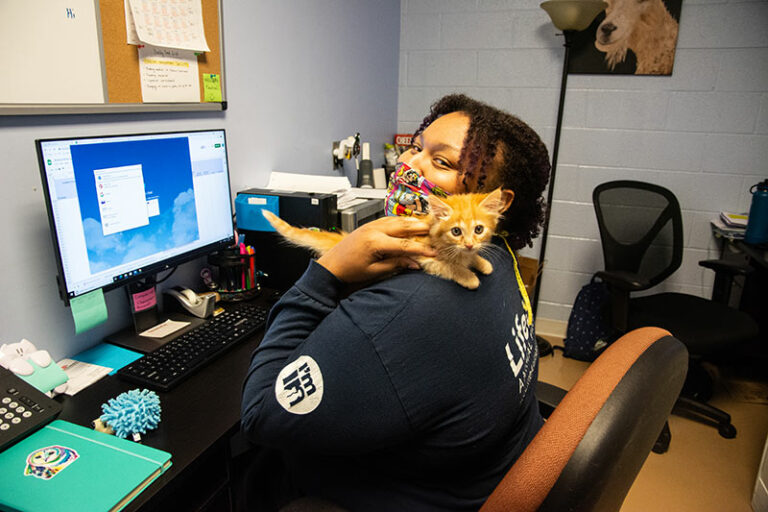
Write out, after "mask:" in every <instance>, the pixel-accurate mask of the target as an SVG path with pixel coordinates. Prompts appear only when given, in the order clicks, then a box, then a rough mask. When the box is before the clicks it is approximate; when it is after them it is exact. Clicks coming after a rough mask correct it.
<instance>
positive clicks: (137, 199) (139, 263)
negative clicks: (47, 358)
mask: <svg viewBox="0 0 768 512" xmlns="http://www.w3.org/2000/svg"><path fill="white" fill-rule="evenodd" d="M35 143H36V146H37V152H38V158H39V161H40V172H41V174H42V182H43V190H44V193H45V203H46V207H47V209H48V218H49V221H50V225H51V234H52V236H53V245H54V252H55V254H56V260H57V263H58V274H59V275H58V281H59V290H60V292H61V297H62V299H63V300H64V302H65V303H67V304H68V303H69V301H70V299H72V298H74V297H77V296H79V295H83V294H86V293H89V292H91V291H93V290H96V289H98V288H102V289H103V290H110V289H112V288H116V287H118V286H122V285H126V284H130V283H133V282H135V281H138V280H140V279H142V278H147V277H154V275H155V274H156V273H157V272H160V271H162V270H165V269H169V268H171V267H174V266H176V265H178V264H180V263H183V262H185V261H189V260H191V259H193V258H195V257H198V256H201V255H203V254H205V253H208V252H211V251H214V250H216V249H220V248H223V247H226V246H228V245H231V244H232V243H233V242H234V225H233V221H232V199H231V194H230V185H229V168H228V165H227V148H226V137H225V133H224V130H221V129H219V130H201V131H180V132H168V133H146V134H132V135H111V136H103V137H72V138H63V139H43V140H37V141H35Z"/></svg>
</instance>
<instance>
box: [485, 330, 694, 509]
mask: <svg viewBox="0 0 768 512" xmlns="http://www.w3.org/2000/svg"><path fill="white" fill-rule="evenodd" d="M687 368H688V351H687V350H686V348H685V346H684V345H683V344H682V343H681V342H680V341H679V340H677V339H676V338H674V337H673V336H672V335H671V334H669V332H668V331H665V330H663V329H659V328H656V327H643V328H640V329H636V330H634V331H631V332H629V333H627V334H625V335H624V336H622V337H621V338H620V339H618V340H617V341H616V342H614V343H613V344H612V345H611V346H610V347H609V348H608V349H607V350H606V351H605V352H603V354H601V355H600V357H598V358H597V360H595V362H593V363H592V365H591V366H590V367H589V368H588V369H587V371H586V372H585V373H584V375H583V376H582V377H581V378H580V379H579V381H578V382H577V383H576V384H575V385H574V386H573V388H572V389H571V390H570V391H568V393H567V394H565V396H564V397H563V398H562V401H560V403H559V404H558V405H557V407H555V409H554V410H553V412H552V414H551V415H550V416H549V419H548V420H547V421H546V423H545V424H544V426H543V427H542V428H541V430H540V431H539V432H538V434H536V437H534V439H533V441H531V443H530V444H529V445H528V447H527V448H526V450H525V451H524V452H523V454H522V455H521V456H520V458H519V459H518V460H517V462H515V464H514V465H513V466H512V467H511V468H510V470H509V471H508V472H507V474H506V475H505V477H504V478H503V479H502V481H501V482H500V483H499V485H498V486H497V487H496V489H495V490H494V491H493V493H491V495H490V496H489V497H488V499H487V500H486V502H485V504H484V505H483V507H482V508H481V509H480V512H518V511H519V512H523V511H535V510H539V511H563V510H568V511H571V512H573V511H588V510H589V511H592V510H600V511H608V510H619V508H620V507H621V504H622V503H623V501H624V498H625V497H626V495H627V492H629V488H630V487H631V486H632V482H634V480H635V477H636V476H637V473H638V472H639V471H640V468H641V467H642V465H643V463H644V462H645V459H646V458H647V457H648V454H649V453H650V452H651V448H652V447H653V445H654V442H655V441H656V438H657V437H658V436H659V433H660V432H661V430H662V428H663V426H664V423H665V422H666V420H667V417H668V416H669V414H670V412H671V411H672V406H673V405H674V404H675V400H677V397H678V396H679V394H680V390H681V388H682V386H683V382H684V380H685V375H686V372H687ZM538 385H539V386H542V383H539V384H538ZM544 387H545V388H546V387H547V385H546V384H545V385H544ZM537 396H539V398H541V397H540V394H539V392H538V391H537Z"/></svg>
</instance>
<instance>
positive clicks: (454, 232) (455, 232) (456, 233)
mask: <svg viewBox="0 0 768 512" xmlns="http://www.w3.org/2000/svg"><path fill="white" fill-rule="evenodd" d="M451 234H452V235H453V236H460V235H461V228H451Z"/></svg>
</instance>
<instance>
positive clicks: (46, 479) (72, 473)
mask: <svg viewBox="0 0 768 512" xmlns="http://www.w3.org/2000/svg"><path fill="white" fill-rule="evenodd" d="M170 465H171V454H170V453H167V452H164V451H161V450H157V449H155V448H151V447H149V446H144V445H141V444H138V443H135V442H133V441H128V440H126V439H120V438H118V437H115V436H111V435H108V434H104V433H102V432H97V431H95V430H91V429H90V428H86V427H81V426H80V425H75V424H73V423H69V422H67V421H62V420H56V421H54V422H52V423H50V424H48V425H46V426H45V427H43V428H41V429H40V430H38V431H37V432H35V433H34V434H32V435H30V436H29V437H27V438H25V439H23V440H22V441H19V442H18V443H16V444H15V445H13V446H11V447H9V448H6V449H5V450H4V451H3V452H2V453H0V509H1V510H14V511H15V510H19V511H46V512H48V511H53V510H56V511H69V510H72V511H82V510H94V511H98V510H115V511H116V510H120V509H122V508H123V507H125V506H126V505H127V504H128V503H130V501H131V500H133V499H134V498H135V497H136V496H137V495H138V494H139V493H140V492H141V491H142V490H143V489H144V488H145V487H147V486H148V485H149V484H151V483H152V481H154V480H155V478H157V477H158V476H160V475H161V474H162V473H163V472H164V471H165V470H166V469H168V467H170Z"/></svg>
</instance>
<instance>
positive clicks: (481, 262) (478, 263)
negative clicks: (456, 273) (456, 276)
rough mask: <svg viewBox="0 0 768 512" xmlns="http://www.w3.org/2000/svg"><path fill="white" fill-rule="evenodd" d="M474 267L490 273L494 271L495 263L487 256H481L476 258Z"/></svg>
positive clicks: (486, 273)
mask: <svg viewBox="0 0 768 512" xmlns="http://www.w3.org/2000/svg"><path fill="white" fill-rule="evenodd" d="M474 267H475V268H476V269H477V271H478V272H480V273H482V274H485V275H489V274H490V273H491V272H493V265H491V262H490V261H488V260H487V259H485V258H481V257H480V256H478V257H477V258H475V264H474Z"/></svg>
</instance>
